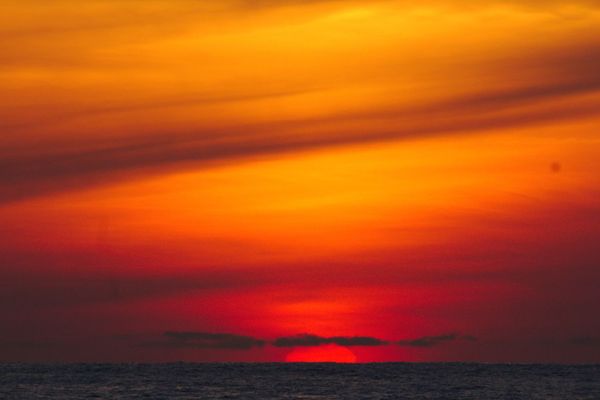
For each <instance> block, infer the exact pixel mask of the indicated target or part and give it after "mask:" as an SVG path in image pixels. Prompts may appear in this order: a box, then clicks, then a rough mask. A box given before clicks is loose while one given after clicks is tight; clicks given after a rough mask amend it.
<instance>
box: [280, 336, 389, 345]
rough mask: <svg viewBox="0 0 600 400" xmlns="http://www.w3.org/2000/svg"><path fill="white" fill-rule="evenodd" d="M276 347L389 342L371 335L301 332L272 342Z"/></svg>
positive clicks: (381, 343)
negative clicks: (330, 334) (329, 335)
mask: <svg viewBox="0 0 600 400" xmlns="http://www.w3.org/2000/svg"><path fill="white" fill-rule="evenodd" d="M272 344H273V346H275V347H296V346H299V347H303V346H306V347H309V346H310V347H312V346H321V345H326V344H337V345H339V346H384V345H387V344H388V342H386V341H384V340H381V339H377V338H374V337H369V336H332V337H323V336H317V335H311V334H307V333H305V334H300V335H296V336H286V337H280V338H277V339H275V340H274V341H273V342H272Z"/></svg>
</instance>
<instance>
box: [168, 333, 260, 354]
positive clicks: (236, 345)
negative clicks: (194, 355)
mask: <svg viewBox="0 0 600 400" xmlns="http://www.w3.org/2000/svg"><path fill="white" fill-rule="evenodd" d="M164 337H165V338H166V339H167V340H166V341H165V342H163V343H161V345H162V346H165V347H176V348H182V347H183V348H196V349H237V350H248V349H251V348H254V347H263V346H264V345H265V341H264V340H261V339H255V338H253V337H250V336H244V335H235V334H231V333H208V332H165V334H164Z"/></svg>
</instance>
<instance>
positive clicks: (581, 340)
mask: <svg viewBox="0 0 600 400" xmlns="http://www.w3.org/2000/svg"><path fill="white" fill-rule="evenodd" d="M569 342H570V343H571V344H574V345H576V346H584V347H600V337H597V336H596V337H595V336H579V337H574V338H572V339H571V340H570V341H569Z"/></svg>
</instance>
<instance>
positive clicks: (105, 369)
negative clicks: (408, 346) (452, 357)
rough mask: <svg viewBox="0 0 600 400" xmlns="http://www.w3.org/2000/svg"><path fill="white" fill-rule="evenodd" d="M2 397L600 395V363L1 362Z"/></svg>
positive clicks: (252, 397) (464, 397)
mask: <svg viewBox="0 0 600 400" xmlns="http://www.w3.org/2000/svg"><path fill="white" fill-rule="evenodd" d="M0 399H27V400H30V399H111V400H112V399H115V400H118V399H261V400H264V399H313V400H317V399H546V400H548V399H600V365H542V364H538V365H508V364H502V365H499V364H498V365H492V364H463V363H449V364H445V363H444V364H410V363H376V364H327V363H324V364H318V363H317V364H310V363H307V364H280V363H273V364H268V363H267V364H235V363H234V364H228V363H226V364H189V363H175V364H0Z"/></svg>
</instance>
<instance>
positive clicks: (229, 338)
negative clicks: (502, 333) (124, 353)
mask: <svg viewBox="0 0 600 400" xmlns="http://www.w3.org/2000/svg"><path fill="white" fill-rule="evenodd" d="M163 336H164V338H165V339H166V340H164V341H160V342H154V343H151V344H150V345H151V346H152V347H172V348H196V349H233V350H248V349H252V348H256V347H263V346H265V345H266V344H270V345H272V346H275V347H317V346H323V345H330V344H335V345H338V346H347V347H353V346H387V345H391V344H397V345H400V346H410V347H433V346H437V345H439V344H443V343H447V342H452V341H457V340H467V341H475V340H477V339H476V338H475V337H473V336H470V335H460V334H457V333H449V334H444V335H439V336H424V337H420V338H416V339H411V340H400V341H397V342H390V341H386V340H382V339H379V338H375V337H370V336H331V337H324V336H318V335H313V334H308V333H305V334H299V335H295V336H284V337H279V338H276V339H274V340H273V341H270V342H269V341H267V340H264V339H258V338H253V337H251V336H244V335H236V334H231V333H209V332H165V334H164V335H163Z"/></svg>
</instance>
